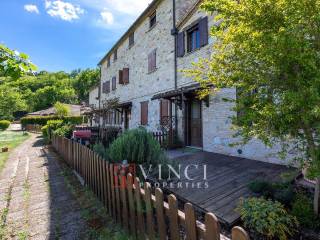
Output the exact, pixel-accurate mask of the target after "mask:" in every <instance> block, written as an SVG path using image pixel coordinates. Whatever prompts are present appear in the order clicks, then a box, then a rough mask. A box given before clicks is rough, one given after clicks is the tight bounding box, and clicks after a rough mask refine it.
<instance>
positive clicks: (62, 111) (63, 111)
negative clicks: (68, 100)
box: [54, 102, 70, 118]
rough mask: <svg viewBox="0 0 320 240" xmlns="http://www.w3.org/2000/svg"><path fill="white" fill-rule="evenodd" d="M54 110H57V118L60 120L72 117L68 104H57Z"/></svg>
mask: <svg viewBox="0 0 320 240" xmlns="http://www.w3.org/2000/svg"><path fill="white" fill-rule="evenodd" d="M54 108H55V110H56V114H57V116H58V117H60V118H62V117H67V116H68V115H70V108H69V107H68V105H66V104H63V103H61V102H56V103H55V105H54Z"/></svg>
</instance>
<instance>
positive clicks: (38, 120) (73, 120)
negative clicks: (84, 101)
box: [20, 116, 87, 126]
mask: <svg viewBox="0 0 320 240" xmlns="http://www.w3.org/2000/svg"><path fill="white" fill-rule="evenodd" d="M50 120H63V122H64V123H66V124H73V125H77V124H82V122H87V117H83V116H78V117H74V116H71V117H58V116H43V117H24V118H21V120H20V121H21V124H22V126H26V125H28V124H31V125H41V126H44V125H46V124H47V122H48V121H50Z"/></svg>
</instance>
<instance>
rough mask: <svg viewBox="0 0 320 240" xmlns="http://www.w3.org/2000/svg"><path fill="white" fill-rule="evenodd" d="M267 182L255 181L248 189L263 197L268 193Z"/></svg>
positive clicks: (268, 185)
mask: <svg viewBox="0 0 320 240" xmlns="http://www.w3.org/2000/svg"><path fill="white" fill-rule="evenodd" d="M270 185H271V184H270V183H269V182H266V181H263V180H255V181H252V182H251V183H250V184H249V189H250V190H251V191H252V192H254V193H259V194H263V195H265V194H266V193H268V192H270V187H271V186H270Z"/></svg>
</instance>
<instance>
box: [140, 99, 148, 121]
mask: <svg viewBox="0 0 320 240" xmlns="http://www.w3.org/2000/svg"><path fill="white" fill-rule="evenodd" d="M147 124H148V102H142V103H141V125H147Z"/></svg>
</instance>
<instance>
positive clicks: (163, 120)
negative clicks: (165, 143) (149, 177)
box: [160, 99, 170, 126]
mask: <svg viewBox="0 0 320 240" xmlns="http://www.w3.org/2000/svg"><path fill="white" fill-rule="evenodd" d="M169 105H170V101H169V100H166V99H162V100H160V125H161V126H165V125H168V124H167V123H168V117H169V116H170V114H169Z"/></svg>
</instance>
